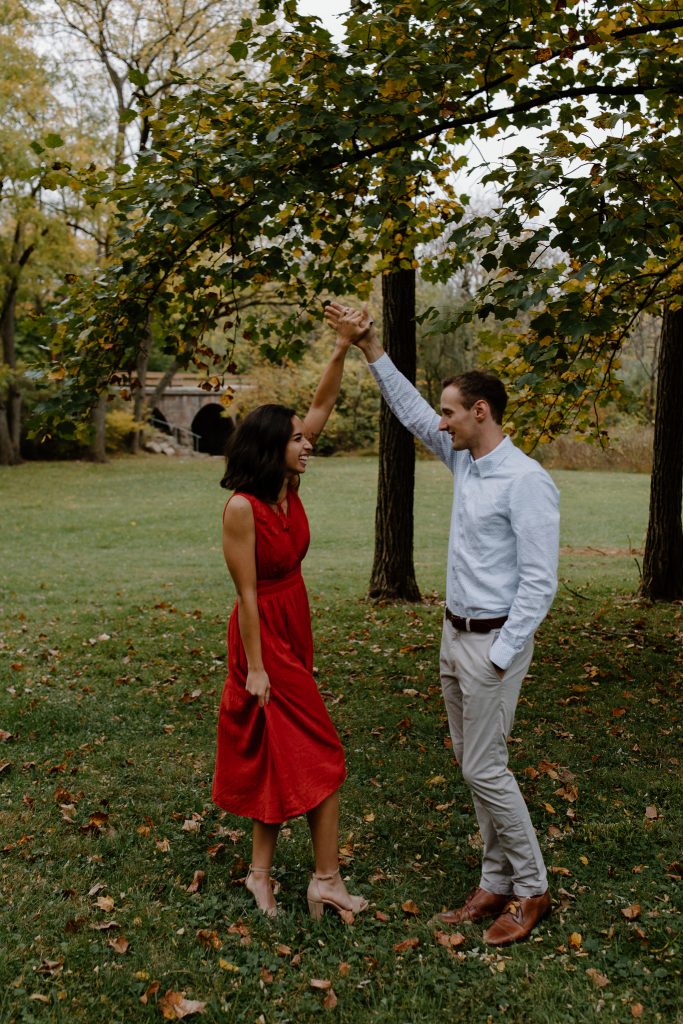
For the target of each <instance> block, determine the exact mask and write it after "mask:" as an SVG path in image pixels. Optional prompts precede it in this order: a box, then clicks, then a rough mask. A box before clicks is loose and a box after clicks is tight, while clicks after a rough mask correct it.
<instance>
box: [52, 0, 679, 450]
mask: <svg viewBox="0 0 683 1024" xmlns="http://www.w3.org/2000/svg"><path fill="white" fill-rule="evenodd" d="M275 6H276V5H273V4H271V3H262V5H261V8H262V14H261V16H260V18H259V19H258V20H257V23H256V24H254V23H253V22H252V21H250V20H245V21H244V22H243V24H242V27H241V29H240V31H239V33H238V38H237V41H236V42H235V44H234V45H233V46H232V47H231V53H232V56H233V57H234V58H236V59H238V60H239V59H246V58H249V61H250V64H249V65H248V66H246V67H245V71H244V72H242V73H241V74H236V75H235V76H234V78H233V79H232V80H231V81H230V82H229V83H228V84H218V83H209V82H205V83H203V84H202V86H201V87H199V88H195V89H194V90H193V91H192V92H190V93H189V94H188V95H186V96H183V97H182V98H180V99H171V100H169V101H168V102H167V103H166V104H164V106H163V108H162V110H161V112H160V114H159V116H157V117H156V118H155V119H154V120H153V122H152V145H151V149H150V151H149V152H148V153H147V154H146V155H145V157H144V158H143V160H142V161H141V162H140V164H139V166H138V168H137V170H136V173H135V174H134V176H133V177H132V178H131V179H130V180H129V181H127V182H126V183H125V184H123V185H121V186H120V187H119V188H117V189H115V190H113V191H112V192H111V193H110V194H109V195H108V198H109V199H110V200H113V201H114V202H116V204H117V208H118V216H119V240H118V244H117V248H116V252H115V253H114V257H115V259H114V262H113V264H112V267H111V269H110V271H109V272H108V274H106V275H105V276H104V277H103V278H102V279H101V280H99V281H98V282H97V283H96V284H95V286H94V287H93V288H92V289H89V290H88V289H86V290H84V291H83V292H82V293H81V295H80V296H79V297H78V299H77V300H76V301H75V302H73V303H72V304H71V306H70V307H69V308H68V309H66V310H65V316H64V321H63V324H62V328H61V335H60V336H59V337H58V339H57V343H56V346H55V355H56V357H57V358H58V359H62V360H63V362H64V364H65V365H64V367H63V369H60V370H59V371H58V372H60V373H61V372H65V373H67V374H70V373H71V372H74V373H75V374H77V375H81V376H84V375H95V376H97V375H99V376H100V378H104V377H106V375H107V373H108V372H109V371H110V370H112V369H120V368H122V367H123V368H130V367H132V366H133V365H134V354H135V350H136V344H137V339H138V338H139V334H140V330H141V327H142V325H143V324H144V322H145V320H146V317H147V315H148V313H149V310H150V309H151V308H153V309H156V310H158V311H159V312H161V314H162V315H163V316H164V317H165V318H166V321H167V323H169V325H173V326H171V327H170V329H169V332H168V337H167V344H168V346H169V348H170V349H172V350H174V351H175V352H177V353H179V354H180V355H181V357H183V358H186V359H188V360H189V359H191V358H194V359H195V361H196V362H197V363H198V365H200V366H204V367H206V368H207V370H209V369H212V368H215V370H216V372H217V373H218V372H219V371H220V362H221V357H216V356H215V355H214V354H213V353H212V352H211V351H210V349H208V348H207V347H206V346H205V345H204V344H203V342H202V336H203V333H204V332H205V331H206V329H207V328H208V327H212V326H214V325H216V324H223V325H224V326H225V328H226V330H228V331H231V330H233V329H234V325H235V322H236V316H235V314H236V310H237V308H238V306H239V297H240V296H241V295H243V294H244V293H245V292H248V291H249V290H250V289H254V288H256V287H263V286H264V285H266V286H268V287H271V288H273V289H275V290H278V291H280V292H281V293H282V294H283V295H285V296H286V297H288V298H290V299H295V300H296V301H297V302H298V306H297V307H295V309H294V311H293V312H292V313H291V314H290V315H288V316H285V317H283V318H282V319H281V320H280V321H279V322H276V323H275V324H270V323H268V322H266V321H264V320H257V319H256V318H255V317H252V318H249V317H247V318H245V319H244V320H243V322H242V325H241V326H242V330H243V336H245V337H246V338H247V339H249V338H253V339H254V340H260V341H261V343H262V344H264V345H265V346H266V348H267V349H268V350H269V351H271V352H272V351H274V352H278V351H281V350H282V349H283V348H284V349H285V350H287V349H289V350H292V349H293V348H296V344H297V339H298V338H300V335H301V333H302V332H305V330H306V326H307V323H308V321H309V318H310V317H311V315H317V313H312V312H311V310H312V301H313V299H314V297H315V296H317V295H320V294H321V293H323V294H339V293H343V292H345V291H348V290H349V288H350V287H353V286H357V285H358V282H360V281H363V280H366V281H367V278H368V274H369V273H370V272H372V273H377V272H381V271H382V270H389V269H390V268H396V267H398V268H399V269H406V268H409V267H411V266H413V265H414V262H415V254H416V253H418V254H419V264H420V268H421V270H422V272H423V273H425V274H431V275H433V276H434V277H437V278H438V277H441V278H447V277H448V276H450V274H451V273H452V272H453V269H454V268H455V267H457V266H458V265H459V263H460V262H461V261H462V260H463V259H469V258H471V257H472V255H473V254H474V253H475V252H482V251H483V253H484V261H485V266H486V267H487V269H488V270H489V272H490V278H489V281H488V283H487V285H486V286H485V289H484V294H483V295H482V296H480V297H479V300H478V301H477V303H475V305H474V307H473V309H472V310H471V311H470V315H475V314H476V315H488V314H492V315H493V316H495V317H497V318H499V319H504V320H508V319H510V318H515V317H517V318H519V328H520V330H519V337H518V338H517V340H516V342H515V343H514V345H513V346H512V347H511V348H510V349H509V350H508V352H507V353H506V357H505V358H506V361H507V371H508V373H509V375H510V376H516V378H517V384H518V389H517V403H516V404H517V410H516V414H515V415H516V420H517V423H518V425H519V426H520V428H521V430H522V432H523V431H524V429H525V428H526V427H528V426H530V425H531V424H532V423H533V424H534V425H535V427H536V428H537V429H538V426H539V422H540V429H541V430H542V431H545V433H546V435H547V436H551V435H552V434H553V433H556V432H557V431H559V430H560V428H561V427H562V426H563V424H565V423H566V422H567V418H568V417H571V418H572V419H576V417H580V416H581V415H582V412H583V410H585V409H586V407H587V402H590V401H594V400H596V399H597V397H598V394H599V393H600V392H601V391H602V392H604V390H605V389H606V388H607V387H608V386H609V382H610V378H611V373H612V370H613V369H614V367H615V366H616V360H617V358H618V352H619V347H620V343H621V339H622V337H623V334H624V332H625V331H626V330H627V329H628V325H629V323H630V322H631V320H632V317H633V315H634V313H635V312H636V311H639V310H643V309H655V308H657V307H661V305H662V304H664V305H665V306H666V307H667V309H668V310H670V311H673V312H675V310H676V308H677V307H678V305H679V304H680V291H681V266H682V263H681V259H682V255H683V254H682V252H681V225H682V224H683V203H682V202H681V196H682V187H681V180H680V167H679V163H678V160H677V154H678V153H680V137H679V123H680V114H681V94H682V91H683V90H682V85H683V71H682V65H683V59H682V58H683V53H682V46H681V30H682V29H683V9H682V8H681V6H680V4H678V3H668V4H659V5H656V6H655V5H650V4H640V3H624V2H612V0H594V2H589V3H581V4H579V3H574V2H570V0H552V2H548V0H540V2H538V3H536V4H534V5H533V7H532V8H530V6H529V4H527V3H524V4H522V3H521V2H520V3H515V4H509V5H507V6H506V7H505V8H501V6H500V4H499V3H498V2H497V0H480V2H474V0H460V2H449V3H448V4H445V3H443V2H441V3H440V2H436V0H423V2H418V0H410V2H406V3H395V4H389V3H382V2H372V0H368V2H364V3H356V4H354V12H353V14H352V15H351V16H350V17H349V19H348V20H347V23H346V36H345V40H344V44H343V46H342V47H339V46H336V45H334V44H333V43H332V42H331V40H330V37H329V35H328V33H327V32H326V31H325V30H324V29H323V28H322V27H321V26H320V24H319V23H318V22H317V21H316V20H315V19H305V18H300V17H298V15H297V14H296V10H295V7H294V4H291V3H285V4H284V5H283V10H284V13H285V15H286V17H287V19H288V24H286V25H285V26H284V27H278V23H277V22H276V20H275V15H274V13H273V9H274V8H275ZM254 66H256V67H258V68H259V75H258V77H255V76H254V75H253V74H248V73H247V72H248V70H249V69H252V70H253V67H254ZM524 129H530V130H533V131H534V132H535V133H536V136H537V141H536V145H535V147H534V148H535V152H533V153H532V152H530V151H529V150H528V149H526V148H524V147H520V148H518V150H517V151H516V152H515V153H514V154H513V155H512V156H511V157H510V158H509V160H508V161H506V162H505V163H503V164H502V165H501V166H500V167H498V168H495V169H494V170H493V171H492V174H491V179H492V180H495V181H496V182H497V184H498V186H499V188H500V189H501V195H502V202H501V211H499V213H500V214H502V219H501V218H496V219H493V218H487V219H483V220H482V219H477V218H468V217H467V216H465V204H466V200H465V199H463V198H462V197H459V196H458V195H457V192H456V189H455V187H454V172H455V171H456V170H457V168H458V165H459V160H458V157H457V156H456V150H455V149H454V146H455V145H456V144H459V143H464V142H466V141H467V140H469V139H471V138H473V137H475V136H476V135H477V134H479V135H482V134H495V133H498V132H506V133H507V134H509V135H512V136H514V135H515V134H517V133H519V132H521V131H522V130H524ZM552 189H555V190H557V191H558V193H559V195H560V207H559V210H558V212H557V214H556V215H555V217H554V220H553V223H552V224H548V223H544V222H543V219H542V218H541V217H540V203H541V200H542V198H543V195H544V193H546V192H548V191H549V190H552ZM95 197H97V192H95ZM544 250H545V256H544V258H543V259H540V254H541V253H543V252H544ZM274 330H275V331H276V332H277V334H276V335H274V333H273V332H274ZM74 341H75V346H74V345H73V342H74Z"/></svg>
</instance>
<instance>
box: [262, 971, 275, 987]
mask: <svg viewBox="0 0 683 1024" xmlns="http://www.w3.org/2000/svg"><path fill="white" fill-rule="evenodd" d="M259 977H260V978H261V981H262V982H263V984H264V985H272V984H273V977H274V975H273V972H272V971H269V970H268V968H267V967H262V968H261V970H260V971H259Z"/></svg>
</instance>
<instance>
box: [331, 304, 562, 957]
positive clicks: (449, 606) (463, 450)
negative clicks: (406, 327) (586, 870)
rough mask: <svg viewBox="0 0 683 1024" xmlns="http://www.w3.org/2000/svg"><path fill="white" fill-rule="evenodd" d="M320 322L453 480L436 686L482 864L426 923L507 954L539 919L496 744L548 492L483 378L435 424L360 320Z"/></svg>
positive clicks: (540, 578)
mask: <svg viewBox="0 0 683 1024" xmlns="http://www.w3.org/2000/svg"><path fill="white" fill-rule="evenodd" d="M325 317H326V319H327V321H328V323H330V324H331V325H332V326H333V327H335V329H336V330H337V331H338V332H339V333H343V334H345V335H346V336H347V337H350V338H351V339H352V340H353V341H355V343H356V344H357V345H358V346H359V348H361V349H362V350H363V352H364V353H365V355H366V357H367V360H368V364H369V367H370V370H371V372H372V374H373V376H374V377H375V379H376V381H377V383H378V385H379V387H380V390H381V392H382V395H383V397H384V399H385V401H386V402H387V403H388V405H389V407H390V408H391V410H392V412H393V413H394V415H395V416H396V417H397V419H398V420H399V421H400V422H401V423H402V424H403V426H404V427H406V428H407V429H408V430H410V431H411V432H412V433H413V434H414V435H415V436H416V437H419V438H420V440H421V441H423V443H424V444H425V445H426V446H427V448H429V450H430V451H432V452H433V453H434V454H435V455H436V456H437V457H438V458H439V459H441V461H442V462H443V463H445V465H446V466H447V467H448V468H449V469H450V470H451V472H452V473H453V477H454V491H453V508H452V513H451V528H450V538H449V544H448V566H447V577H446V611H445V618H444V625H443V635H442V643H441V659H440V670H441V685H442V689H443V695H444V701H445V704H446V710H447V712H448V722H449V728H450V733H451V738H452V740H453V750H454V752H455V756H456V758H457V760H458V763H459V764H460V767H461V770H462V774H463V778H464V779H465V782H466V783H467V784H468V785H469V787H470V789H471V791H472V797H473V800H474V806H475V810H476V814H477V820H478V823H479V828H480V831H481V836H482V840H483V844H484V852H483V859H482V872H481V880H480V884H479V885H478V886H477V888H476V889H474V890H473V891H472V892H471V893H470V894H469V895H468V896H467V898H466V899H465V902H464V904H463V905H462V906H460V907H458V908H457V909H456V910H449V911H446V912H444V913H442V914H439V915H437V917H438V919H439V920H440V921H441V922H442V923H445V924H452V925H459V924H462V923H464V922H467V921H482V920H485V919H486V918H495V920H494V922H493V924H492V925H491V926H490V927H489V928H488V929H487V930H486V931H485V932H484V939H485V941H486V942H487V943H489V944H490V945H494V946H503V945H508V944H509V943H512V942H518V941H520V940H521V939H525V938H527V937H528V935H529V934H530V932H531V931H532V929H533V928H534V927H535V925H536V924H537V923H538V922H539V921H540V920H541V919H542V918H543V917H545V915H546V914H548V913H549V911H550V896H549V893H548V881H547V875H546V870H545V866H544V863H543V857H542V855H541V851H540V848H539V845H538V840H537V838H536V833H535V831H534V828H533V825H532V823H531V819H530V817H529V812H528V810H527V807H526V804H525V802H524V798H523V797H522V795H521V793H520V790H519V787H518V785H517V782H516V780H515V778H514V776H513V774H512V772H511V771H510V769H509V767H508V752H507V737H508V735H509V734H510V732H511V730H512V725H513V722H514V716H515V709H516V706H517V699H518V697H519V692H520V688H521V685H522V680H523V679H524V676H525V675H526V673H527V670H528V668H529V664H530V662H531V657H532V654H533V645H534V632H535V630H536V628H537V627H538V626H539V624H540V623H541V622H542V621H543V619H544V618H545V616H546V614H547V612H548V609H549V608H550V605H551V604H552V601H553V598H554V596H555V591H556V589H557V558H558V545H559V495H558V492H557V488H556V487H555V485H554V483H553V482H552V480H551V478H550V477H549V475H548V474H547V473H546V472H545V470H543V469H542V468H541V466H539V465H538V463H537V462H535V461H534V460H533V459H530V458H529V457H528V456H527V455H525V454H524V453H523V452H521V451H520V450H519V449H518V448H516V447H515V446H514V444H513V443H512V441H511V440H510V438H509V437H507V436H506V435H505V434H504V433H503V429H502V425H501V424H502V418H503V413H504V411H505V405H506V403H507V395H506V393H505V388H504V386H503V384H502V383H501V381H500V380H498V378H497V377H495V376H494V375H493V374H490V373H484V372H481V371H477V370H474V371H471V372H469V373H465V374H460V375H459V376H457V377H452V378H449V379H448V380H446V381H444V384H443V392H442V395H441V415H440V416H439V415H438V413H436V412H435V411H434V410H433V409H432V408H431V407H430V406H429V404H428V403H427V402H425V400H424V399H423V398H422V396H421V395H420V394H419V392H418V391H417V390H416V389H415V388H414V387H413V385H412V384H411V383H410V382H409V381H408V380H407V379H406V378H405V377H404V376H403V374H401V373H400V372H399V371H398V370H397V369H396V367H395V366H394V364H393V363H392V362H391V360H390V359H389V357H388V356H387V355H386V354H385V353H384V351H383V349H382V347H381V345H380V343H379V341H378V339H377V336H376V334H375V331H374V328H373V325H372V321H370V320H368V318H367V314H366V313H365V312H357V311H356V312H354V311H353V310H349V309H348V308H347V307H344V306H341V305H339V304H337V303H330V305H329V306H327V307H326V309H325Z"/></svg>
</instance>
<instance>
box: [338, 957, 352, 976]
mask: <svg viewBox="0 0 683 1024" xmlns="http://www.w3.org/2000/svg"><path fill="white" fill-rule="evenodd" d="M338 970H339V973H340V975H341V976H342V978H345V977H346V975H347V974H348V973H349V971H350V970H351V964H347V962H346V961H345V960H342V962H341V963H340V964H339V968H338Z"/></svg>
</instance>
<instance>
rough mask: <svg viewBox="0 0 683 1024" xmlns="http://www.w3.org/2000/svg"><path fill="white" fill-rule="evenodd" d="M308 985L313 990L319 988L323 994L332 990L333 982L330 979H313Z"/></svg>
mask: <svg viewBox="0 0 683 1024" xmlns="http://www.w3.org/2000/svg"><path fill="white" fill-rule="evenodd" d="M308 984H309V985H310V986H311V988H318V989H321V990H322V991H323V992H324V991H326V990H327V989H328V988H332V982H331V981H330V980H329V979H328V978H311V980H310V981H309V983H308Z"/></svg>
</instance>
